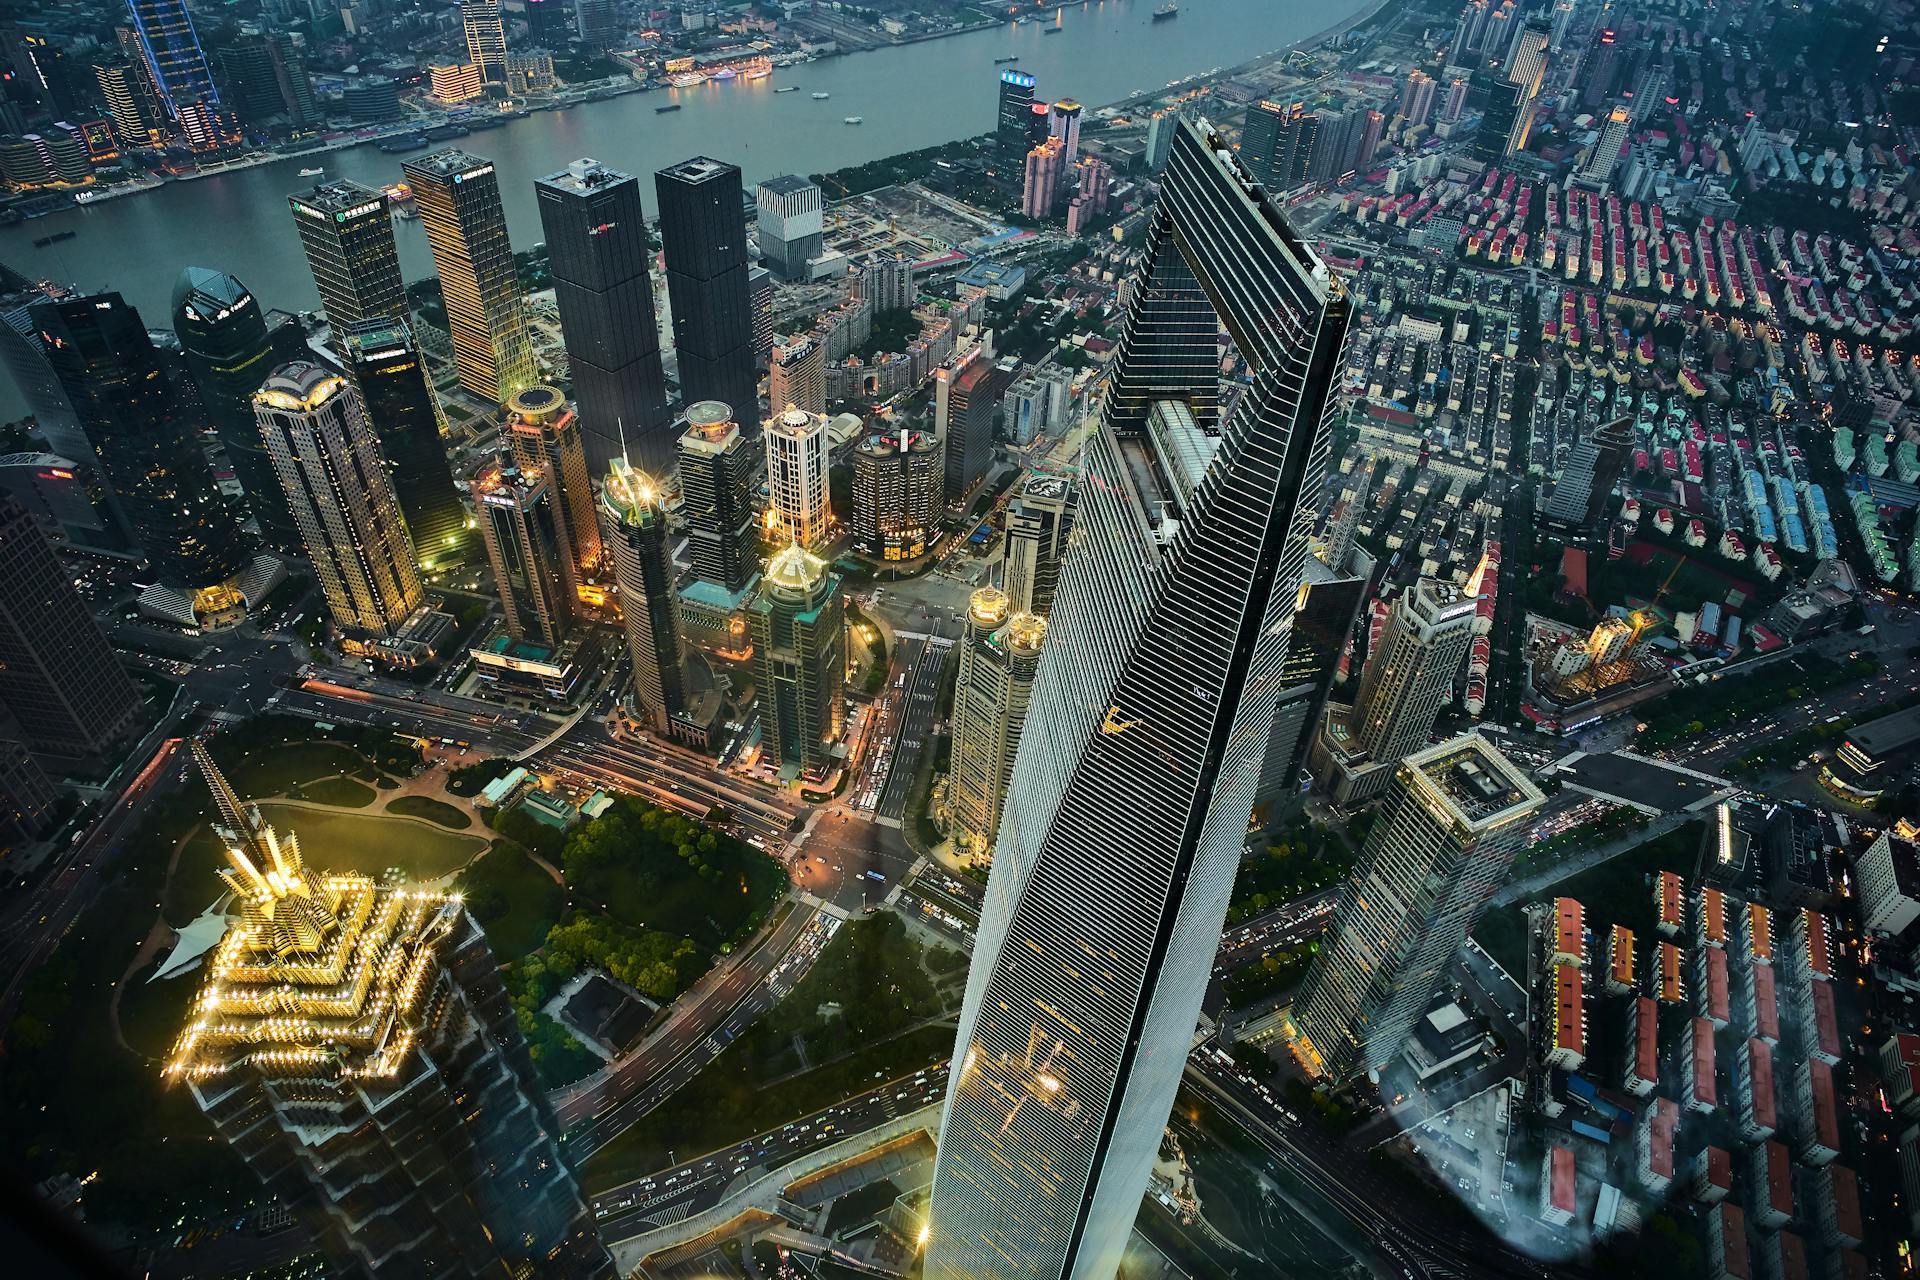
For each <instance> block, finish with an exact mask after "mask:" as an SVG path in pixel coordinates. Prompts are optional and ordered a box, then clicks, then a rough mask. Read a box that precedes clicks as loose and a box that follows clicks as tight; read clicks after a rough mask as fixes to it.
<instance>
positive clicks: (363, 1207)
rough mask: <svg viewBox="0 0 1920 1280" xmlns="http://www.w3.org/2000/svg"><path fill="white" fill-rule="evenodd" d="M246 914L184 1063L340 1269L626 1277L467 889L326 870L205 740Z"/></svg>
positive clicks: (211, 969) (206, 990)
mask: <svg viewBox="0 0 1920 1280" xmlns="http://www.w3.org/2000/svg"><path fill="white" fill-rule="evenodd" d="M193 755H194V759H195V760H196V761H198V763H199V765H200V770H201V772H202V773H203V774H205V775H206V779H207V785H208V787H209V788H210V789H211V790H212V792H213V798H214V805H215V808H216V809H217V810H218V812H219V817H218V819H217V821H216V822H215V823H214V830H215V832H216V833H217V834H218V835H219V836H220V838H221V839H222V841H223V842H224V843H225V845H226V855H227V862H228V867H227V869H226V870H225V872H224V873H223V875H224V877H225V879H226V881H227V884H228V885H229V887H231V888H232V890H233V893H234V899H235V901H236V903H238V909H237V911H238V914H237V918H234V919H232V920H231V921H230V923H229V924H228V926H227V931H226V933H225V935H224V936H223V937H222V938H221V939H220V942H219V943H218V944H217V945H216V946H215V947H214V949H213V950H212V951H211V952H210V953H209V954H208V956H207V961H206V969H205V975H206V977H205V980H204V982H203V983H202V985H201V988H200V992H199V994H198V996H197V997H196V998H195V1000H194V1004H193V1009H192V1012H191V1014H190V1015H189V1019H190V1020H189V1022H188V1024H187V1026H186V1027H185V1028H184V1029H183V1030H182V1031H181V1033H180V1037H179V1039H178V1040H177V1041H176V1042H175V1044H174V1048H173V1053H172V1055H171V1056H170V1058H169V1059H168V1062H167V1066H166V1074H167V1077H168V1079H169V1080H170V1081H174V1082H178V1083H181V1084H184V1085H185V1086H186V1088H187V1089H188V1090H189V1091H190V1092H191V1093H192V1095H193V1099H194V1102H195V1103H196V1104H198V1106H199V1107H200V1109H201V1111H203V1112H204V1113H205V1114H206V1116H207V1118H208V1119H209V1120H210V1121H212V1123H213V1126H214V1129H215V1130H216V1132H218V1134H219V1136H220V1138H221V1139H222V1140H223V1141H225V1142H226V1143H228V1144H229V1145H230V1146H231V1147H232V1148H233V1150H234V1151H235V1153H236V1154H238V1155H239V1156H240V1157H241V1158H242V1159H243V1160H245V1161H246V1162H247V1164H248V1165H249V1166H250V1167H251V1168H252V1169H253V1171H254V1172H255V1173H256V1174H257V1175H259V1177H260V1180H261V1181H262V1183H264V1184H265V1186H266V1189H267V1191H268V1193H269V1194H270V1195H272V1196H273V1197H274V1198H275V1199H276V1200H278V1201H279V1202H280V1203H281V1204H284V1205H286V1206H288V1207H289V1208H291V1209H292V1210H293V1211H294V1212H295V1213H296V1214H298V1215H299V1216H300V1218H301V1219H302V1221H303V1222H304V1223H305V1225H306V1226H307V1227H308V1229H309V1230H311V1231H312V1232H313V1233H314V1235H315V1237H316V1238H317V1239H318V1240H319V1241H320V1242H321V1244H322V1246H323V1247H324V1248H325V1249H326V1251H327V1252H328V1254H329V1255H330V1256H331V1259H332V1263H333V1266H332V1268H331V1270H332V1272H333V1273H334V1274H343V1275H370V1276H374V1277H380V1278H382V1280H384V1278H385V1277H395V1278H396V1280H397V1278H398V1277H412V1276H423V1275H475V1276H477V1275H516V1276H527V1277H540V1278H541V1280H611V1278H612V1277H613V1275H614V1269H613V1261H612V1259H611V1258H609V1257H608V1256H607V1251H606V1249H605V1248H604V1247H603V1246H602V1245H601V1244H600V1241H599V1238H598V1237H597V1235H596V1234H595V1232H594V1225H593V1214H592V1210H591V1209H589V1208H588V1206H587V1204H586V1202H585V1201H584V1200H583V1199H582V1198H581V1195H580V1189H579V1186H578V1184H577V1183H576V1182H575V1180H574V1176H573V1172H572V1170H571V1169H570V1168H569V1166H568V1164H567V1162H566V1160H565V1159H564V1158H563V1157H562V1155H561V1153H560V1146H559V1142H558V1139H557V1133H558V1125H557V1124H556V1122H555V1120H554V1116H553V1112H552V1110H551V1109H550V1108H549V1107H548V1105H547V1101H546V1095H545V1092H544V1090H543V1089H542V1087H541V1083H540V1080H539V1077H538V1076H537V1075H536V1074H535V1073H534V1068H533V1063H532V1060H531V1059H530V1058H529V1057H528V1054H527V1048H526V1042H525V1041H524V1040H523V1039H522V1038H521V1034H520V1029H519V1026H518V1025H517V1024H516V1022H515V1020H514V1012H513V1005H512V1003H511V1002H510V1001H509V1000H508V999H507V994H506V990H505V988H504V987H503V985H502V983H501V981H500V971H499V965H498V964H497V962H496V961H495V960H494V958H493V953H492V951H491V950H490V949H489V948H488V946H487V941H486V937H485V935H483V934H482V933H481V931H480V928H479V926H478V925H476V924H475V923H474V922H473V919H472V918H471V917H470V916H468V915H467V914H466V912H465V910H464V909H463V907H462V905H461V901H460V897H459V895H457V894H454V893H450V892H447V891H444V890H438V889H418V888H414V887H412V886H410V885H407V884H404V883H399V882H393V881H384V880H383V881H375V880H373V879H372V878H370V877H368V876H365V875H361V874H358V873H349V874H328V873H322V872H317V871H311V870H309V869H308V868H307V867H306V865H305V863H304V862H303V860H302V859H301V856H300V848H299V843H298V842H297V841H296V840H295V839H294V837H293V836H292V834H291V833H289V834H288V835H286V836H284V837H282V836H280V835H278V834H277V833H276V832H275V831H274V830H273V828H271V827H269V826H268V825H267V824H266V823H265V822H264V821H262V820H261V818H260V815H259V813H258V812H257V811H255V810H252V809H250V808H248V807H247V806H246V805H245V804H244V803H243V802H242V801H241V800H240V798H239V796H238V795H237V794H235V792H234V790H233V788H232V787H231V786H230V785H228V783H227V780H226V779H225V778H224V777H222V776H221V773H220V770H219V769H218V768H216V767H215V765H214V763H213V758H212V756H211V755H210V754H209V753H208V751H207V749H206V746H205V744H204V743H201V742H197V741H196V742H195V743H194V744H193Z"/></svg>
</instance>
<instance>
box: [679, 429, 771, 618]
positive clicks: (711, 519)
mask: <svg viewBox="0 0 1920 1280" xmlns="http://www.w3.org/2000/svg"><path fill="white" fill-rule="evenodd" d="M686 424H687V429H686V431H685V433H683V434H682V435H681V437H680V498H681V503H682V507H681V514H682V517H683V518H684V519H685V520H686V522H687V561H688V563H689V564H690V565H692V567H693V575H694V577H696V578H698V579H700V580H701V581H703V582H710V583H712V584H713V585H715V586H717V587H719V588H720V589H721V590H723V591H726V592H729V593H733V592H739V591H741V590H744V589H745V587H746V585H747V583H748V582H749V581H750V580H751V579H752V577H753V575H754V571H755V570H756V569H757V568H758V565H757V563H756V560H755V548H756V545H757V542H758V536H759V535H758V531H757V529H756V528H755V526H756V525H757V524H758V521H757V520H755V518H754V508H753V472H754V466H753V457H752V453H751V451H750V449H749V448H748V446H747V443H746V441H745V440H743V439H742V438H741V435H740V428H739V427H738V426H736V425H735V424H734V421H733V414H732V412H731V411H730V410H729V408H728V406H726V405H724V404H721V403H720V402H719V401H717V400H703V401H700V402H699V403H697V404H690V405H688V406H687V416H686Z"/></svg>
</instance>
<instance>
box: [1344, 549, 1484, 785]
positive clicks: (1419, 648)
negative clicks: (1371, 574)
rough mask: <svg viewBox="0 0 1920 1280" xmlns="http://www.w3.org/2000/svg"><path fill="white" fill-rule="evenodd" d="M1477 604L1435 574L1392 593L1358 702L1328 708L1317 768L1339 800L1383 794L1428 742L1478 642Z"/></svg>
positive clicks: (1364, 670)
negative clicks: (1401, 767)
mask: <svg viewBox="0 0 1920 1280" xmlns="http://www.w3.org/2000/svg"><path fill="white" fill-rule="evenodd" d="M1477 605H1478V601H1476V600H1475V599H1474V598H1472V597H1470V596H1467V595H1463V594H1462V593H1461V592H1460V590H1459V589H1458V588H1456V587H1455V586H1454V585H1453V584H1452V583H1449V582H1442V581H1440V580H1438V579H1435V578H1422V579H1420V580H1419V581H1417V582H1415V583H1414V584H1413V585H1412V586H1410V587H1408V588H1407V589H1406V590H1405V591H1402V592H1401V593H1400V594H1399V595H1398V596H1396V597H1395V598H1394V601H1393V608H1392V611H1391V612H1390V613H1389V614H1388V617H1387V625H1386V630H1385V631H1384V632H1382V633H1381V636H1380V644H1379V647H1378V648H1376V649H1375V650H1374V651H1373V652H1372V653H1369V654H1368V655H1367V660H1366V663H1365V665H1364V666H1362V667H1361V669H1360V688H1359V691H1358V692H1357V693H1356V694H1355V695H1354V700H1353V706H1352V707H1350V708H1347V707H1330V708H1328V710H1327V714H1326V717H1325V723H1324V725H1323V726H1322V728H1321V731H1320V738H1319V744H1318V746H1319V755H1318V756H1317V758H1316V764H1315V773H1316V774H1317V775H1318V776H1319V777H1321V778H1322V779H1323V780H1326V781H1327V782H1328V783H1329V785H1330V786H1331V788H1332V790H1333V796H1334V800H1335V801H1336V802H1337V803H1339V804H1343V805H1345V804H1357V803H1359V802H1361V801H1364V800H1370V799H1372V798H1373V797H1375V796H1377V795H1379V794H1380V793H1381V792H1382V791H1384V790H1385V789H1386V786H1387V783H1388V781H1389V780H1390V779H1391V778H1392V776H1393V768H1394V766H1395V765H1397V764H1398V763H1399V762H1400V761H1401V760H1402V759H1404V758H1405V757H1406V756H1407V755H1408V754H1409V753H1411V752H1414V751H1417V750H1419V749H1420V748H1421V747H1423V746H1425V745H1426V743H1427V739H1428V738H1429V737H1430V736H1431V735H1432V733H1433V726H1434V722H1435V721H1436V720H1438V719H1439V718H1440V710H1441V708H1442V707H1444V706H1445V705H1446V704H1447V701H1448V699H1449V698H1451V697H1452V696H1453V682H1454V677H1455V676H1457V675H1458V674H1459V672H1460V664H1461V663H1462V662H1463V661H1465V659H1466V656H1467V648H1468V646H1469V645H1471V644H1472V643H1473V617H1474V613H1475V610H1476V608H1477Z"/></svg>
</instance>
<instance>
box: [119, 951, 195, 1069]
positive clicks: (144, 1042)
mask: <svg viewBox="0 0 1920 1280" xmlns="http://www.w3.org/2000/svg"><path fill="white" fill-rule="evenodd" d="M165 961H166V952H164V951H163V952H161V953H160V954H159V955H158V956H156V957H155V958H154V959H153V961H152V962H151V963H149V964H147V965H144V966H142V967H141V968H140V970H139V971H138V972H137V973H135V974H134V975H133V977H132V978H130V979H128V981H127V985H126V987H125V988H124V989H123V990H122V991H121V992H120V1034H121V1035H123V1036H125V1037H126V1041H127V1044H128V1045H129V1046H130V1047H131V1048H132V1049H133V1051H134V1052H135V1053H138V1054H142V1055H144V1056H145V1057H147V1058H149V1059H151V1060H152V1061H154V1062H159V1061H162V1060H164V1059H165V1058H166V1056H167V1052H168V1051H169V1050H170V1049H172V1047H173V1042H174V1039H175V1038H176V1037H178V1036H179V1034H180V1028H182V1027H184V1026H185V1025H186V1024H187V1010H188V1008H189V1007H190V1006H191V1005H192V1004H193V997H194V996H195V995H196V994H197V993H198V992H199V990H200V983H201V981H202V980H203V979H204V978H205V977H206V975H205V974H204V973H202V972H201V971H200V970H198V969H196V970H194V971H193V972H192V973H185V974H181V975H180V976H179V977H177V978H169V979H167V980H166V981H164V982H148V981H147V978H148V977H149V976H151V975H152V974H153V972H154V971H155V970H156V969H158V968H159V967H160V966H161V964H163V963H165Z"/></svg>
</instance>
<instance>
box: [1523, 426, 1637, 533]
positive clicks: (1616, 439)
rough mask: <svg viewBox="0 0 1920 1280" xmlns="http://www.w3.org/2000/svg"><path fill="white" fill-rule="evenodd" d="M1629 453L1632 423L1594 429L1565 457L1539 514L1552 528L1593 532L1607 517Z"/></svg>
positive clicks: (1631, 447)
mask: <svg viewBox="0 0 1920 1280" xmlns="http://www.w3.org/2000/svg"><path fill="white" fill-rule="evenodd" d="M1632 452H1633V421H1632V419H1630V418H1615V419H1614V420H1613V421H1611V422H1605V423H1601V424H1600V425H1598V426H1596V427H1595V428H1594V429H1593V434H1592V435H1591V436H1590V437H1589V438H1587V439H1585V440H1581V441H1578V442H1576V443H1575V444H1574V446H1573V449H1572V451H1571V452H1570V453H1569V454H1568V455H1567V464H1566V466H1564V467H1562V468H1561V470H1560V478H1559V479H1558V480H1556V481H1554V485H1553V494H1552V496H1551V497H1549V498H1548V499H1547V505H1546V507H1545V508H1544V510H1543V511H1542V512H1541V514H1542V515H1543V516H1544V517H1545V518H1546V519H1547V520H1548V521H1550V522H1552V523H1554V524H1557V525H1562V526H1564V527H1567V528H1570V529H1576V530H1580V531H1583V532H1589V533H1590V532H1593V531H1594V530H1595V529H1596V528H1597V527H1598V525H1599V524H1600V521H1601V519H1602V518H1603V517H1604V516H1605V515H1606V514H1607V506H1608V502H1609V500H1610V499H1611V498H1612V497H1613V486H1614V485H1616V484H1618V483H1619V481H1620V476H1621V473H1622V472H1624V471H1625V470H1626V468H1627V457H1628V455H1630V454H1631V453H1632Z"/></svg>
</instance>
